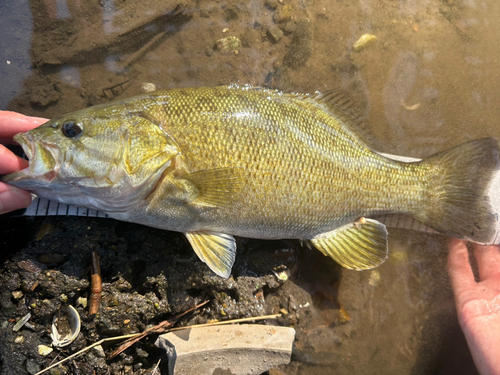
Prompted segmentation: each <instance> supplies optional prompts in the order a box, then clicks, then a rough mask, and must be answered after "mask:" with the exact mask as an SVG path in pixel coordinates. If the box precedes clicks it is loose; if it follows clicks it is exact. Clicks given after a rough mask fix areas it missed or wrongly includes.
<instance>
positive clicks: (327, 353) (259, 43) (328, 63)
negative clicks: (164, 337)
mask: <svg viewBox="0 0 500 375" xmlns="http://www.w3.org/2000/svg"><path fill="white" fill-rule="evenodd" d="M266 3H270V4H271V5H269V4H267V5H264V1H251V2H236V1H217V2H205V1H203V2H199V1H198V2H194V1H193V2H190V1H179V2H176V1H168V2H164V1H155V0H143V1H132V0H130V1H127V2H120V1H113V0H105V1H102V2H101V3H99V2H83V1H77V0H74V1H73V0H67V1H64V0H54V1H44V2H37V1H32V2H31V3H30V2H27V1H17V2H15V3H4V4H2V5H0V27H1V35H2V38H0V51H1V52H0V54H1V58H0V81H1V82H2V84H1V85H0V108H2V109H6V108H8V109H11V110H16V111H19V112H22V113H25V114H31V115H37V116H46V117H52V116H58V115H61V114H62V113H65V112H69V111H72V110H76V109H79V108H83V107H85V106H88V105H91V104H98V103H103V102H108V101H109V100H111V99H115V98H116V99H120V98H124V97H127V96H132V95H135V94H139V93H140V92H141V86H142V84H143V83H147V82H151V83H154V84H155V85H156V87H157V88H159V89H166V88H173V87H183V86H200V85H209V86H213V85H219V84H229V83H242V84H244V83H249V84H252V85H264V84H267V85H269V86H272V87H274V88H278V89H282V90H286V91H295V92H314V91H316V90H320V91H324V90H327V89H331V88H339V87H340V88H343V89H344V90H346V91H349V92H350V93H351V94H352V95H353V97H354V98H356V100H357V101H358V103H359V106H360V110H361V111H362V113H363V114H364V117H365V120H366V122H367V124H369V126H370V127H371V128H372V133H374V134H375V135H376V136H377V138H378V139H379V140H382V141H383V142H382V144H383V145H384V149H382V150H381V151H384V152H389V153H395V154H402V155H408V156H417V157H419V156H425V155H428V154H430V153H433V152H436V151H438V150H442V149H444V148H446V147H449V146H452V145H454V144H458V143H461V142H464V141H467V140H471V139H475V138H479V137H483V136H497V137H500V129H499V128H498V126H497V122H498V121H499V119H500V112H499V111H500V106H498V105H497V103H498V102H500V91H499V90H498V87H499V83H500V76H499V75H500V70H499V69H498V61H500V49H499V48H498V43H497V41H498V38H499V36H500V23H499V22H498V20H499V19H500V10H499V5H498V2H497V1H496V0H487V1H482V2H477V1H472V0H471V1H452V0H426V1H421V2H419V1H399V2H396V3H395V2H389V1H376V0H360V1H359V2H336V1H335V2H334V1H327V0H320V1H315V2H312V1H298V0H290V1H287V0H285V1H283V2H281V1H276V2H266ZM285 6H290V8H286V9H285ZM32 14H34V19H33V18H32ZM273 26H278V28H279V29H280V30H281V31H282V34H283V35H281V34H279V33H278V35H281V36H280V38H279V40H275V39H274V38H273V39H272V40H271V38H270V37H269V30H270V29H271V28H272V27H273ZM366 32H370V33H373V34H375V35H376V36H377V43H376V44H374V45H373V46H371V47H370V48H367V49H366V50H363V51H360V52H355V51H353V49H352V44H353V42H354V41H356V40H357V39H358V38H359V37H360V36H361V35H362V34H363V33H366ZM228 36H233V37H236V38H238V39H239V40H240V41H241V47H240V48H238V49H236V50H235V51H233V52H232V53H230V54H222V53H221V51H219V50H217V48H216V47H215V46H216V44H217V41H218V40H221V39H223V38H226V37H228ZM236 51H237V53H236ZM286 56H289V57H287V58H285V57H286ZM390 238H391V243H390V246H391V258H390V260H389V261H388V262H387V264H385V265H383V266H382V267H381V268H380V269H377V270H376V271H372V273H369V272H367V273H354V272H349V271H342V274H341V276H339V275H338V274H337V272H339V271H338V270H337V269H335V265H334V264H333V262H329V263H327V266H328V267H321V272H319V271H318V268H319V267H318V266H316V265H315V264H316V263H312V264H309V265H308V266H307V267H309V268H307V267H305V269H309V271H305V270H303V271H302V274H301V275H302V276H301V277H300V278H298V280H295V281H293V283H295V285H296V286H297V288H301V289H302V290H305V291H306V292H308V293H309V294H310V295H311V297H310V298H311V301H310V303H311V307H309V308H304V309H303V310H302V311H303V315H302V316H303V318H302V319H303V320H302V323H301V324H303V325H302V326H300V325H299V326H298V342H297V351H296V362H295V363H294V364H292V365H291V366H290V367H289V369H288V370H289V372H290V373H297V374H298V373H304V374H305V373H311V371H313V370H311V368H314V371H315V373H325V374H327V373H328V374H330V373H332V371H333V370H335V372H336V373H338V374H341V373H345V374H348V373H349V374H351V373H380V372H383V373H386V374H390V373H398V374H400V373H420V374H421V373H433V372H434V371H435V370H436V369H441V370H442V371H441V373H450V374H451V373H456V374H459V373H463V374H466V373H467V374H470V373H473V372H470V371H473V370H471V367H470V366H471V362H470V358H469V357H466V356H465V357H464V355H463V353H466V347H464V343H463V341H460V331H459V330H458V326H457V324H456V321H455V317H454V308H453V301H452V298H451V293H450V290H449V285H448V281H447V276H446V273H445V254H446V252H445V246H444V243H443V241H442V240H441V238H440V237H439V236H436V235H421V234H419V233H417V232H411V231H399V230H391V232H390ZM307 256H309V255H307ZM312 259H314V261H317V262H324V259H323V258H318V257H316V256H314V257H313V258H312ZM306 262H307V261H306ZM322 265H323V264H322ZM330 269H332V270H334V271H332V273H333V274H334V275H333V276H332V275H329V276H328V277H321V278H320V277H318V276H317V275H318V274H326V275H328V273H329V270H330ZM377 274H378V276H374V275H377ZM332 296H333V297H332ZM304 305H305V302H304V304H303V306H304ZM341 308H343V309H344V311H345V312H346V314H347V315H348V316H349V320H347V321H341V320H340V318H339V315H338V314H339V312H340V311H341ZM306 311H309V313H306ZM304 322H307V323H304ZM450 337H452V338H453V339H450ZM447 345H448V346H450V347H454V348H455V349H456V350H455V351H453V350H451V349H450V350H447V349H446V346H447ZM464 348H465V349H464ZM454 353H459V354H460V353H461V354H460V355H461V356H462V359H461V358H458V357H459V355H458V354H454ZM304 363H306V365H304ZM457 363H458V364H462V365H461V366H460V365H457ZM457 368H459V370H458V371H457V372H453V371H455V370H456V369H457ZM460 368H462V369H460ZM374 369H375V370H374Z"/></svg>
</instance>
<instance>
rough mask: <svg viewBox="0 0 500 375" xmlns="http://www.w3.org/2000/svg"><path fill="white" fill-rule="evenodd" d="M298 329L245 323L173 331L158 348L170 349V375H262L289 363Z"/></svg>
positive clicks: (163, 338) (159, 342)
mask: <svg viewBox="0 0 500 375" xmlns="http://www.w3.org/2000/svg"><path fill="white" fill-rule="evenodd" d="M294 339H295V330H294V329H293V328H289V327H279V326H266V325H257V324H241V325H227V326H208V327H202V328H194V329H186V330H182V331H176V332H169V333H167V334H164V335H161V336H160V337H159V338H158V340H157V341H156V343H155V345H156V346H158V347H160V348H162V349H164V350H166V352H167V356H168V366H169V375H174V374H198V375H205V374H206V375H208V374H215V373H221V374H222V373H224V374H225V373H227V374H232V375H240V374H241V375H243V374H261V373H263V372H265V371H267V370H269V369H271V368H274V367H277V366H279V365H282V364H288V363H289V362H290V358H291V355H292V344H293V341H294Z"/></svg>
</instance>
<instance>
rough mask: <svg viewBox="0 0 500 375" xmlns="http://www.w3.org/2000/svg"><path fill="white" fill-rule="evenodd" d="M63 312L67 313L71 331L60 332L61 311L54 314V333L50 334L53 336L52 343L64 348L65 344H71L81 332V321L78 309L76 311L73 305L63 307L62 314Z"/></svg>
mask: <svg viewBox="0 0 500 375" xmlns="http://www.w3.org/2000/svg"><path fill="white" fill-rule="evenodd" d="M62 314H66V316H67V318H68V323H69V326H70V329H69V332H64V333H59V331H58V330H57V321H58V319H59V313H57V314H55V315H54V318H53V319H52V333H51V334H50V336H51V337H52V345H53V346H55V347H56V348H62V347H63V346H67V345H69V344H71V343H72V342H73V341H75V339H76V338H77V336H78V334H79V333H80V327H81V323H80V315H79V314H78V311H76V309H75V308H74V307H73V306H71V305H68V306H66V307H61V316H62Z"/></svg>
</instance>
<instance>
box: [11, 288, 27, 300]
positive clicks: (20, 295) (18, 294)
mask: <svg viewBox="0 0 500 375" xmlns="http://www.w3.org/2000/svg"><path fill="white" fill-rule="evenodd" d="M23 296H24V294H23V292H21V291H20V290H15V291H13V292H12V297H14V298H15V299H21V298H23Z"/></svg>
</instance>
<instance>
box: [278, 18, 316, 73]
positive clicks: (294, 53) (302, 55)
mask: <svg viewBox="0 0 500 375" xmlns="http://www.w3.org/2000/svg"><path fill="white" fill-rule="evenodd" d="M311 53H312V35H311V24H310V23H309V22H308V21H300V22H298V23H297V29H296V30H295V32H294V33H293V39H292V44H291V45H290V48H289V49H288V52H287V53H286V55H285V57H284V58H283V65H285V66H287V67H289V68H291V69H297V68H300V67H301V66H303V65H304V64H305V63H306V62H307V60H309V58H310V57H311Z"/></svg>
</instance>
